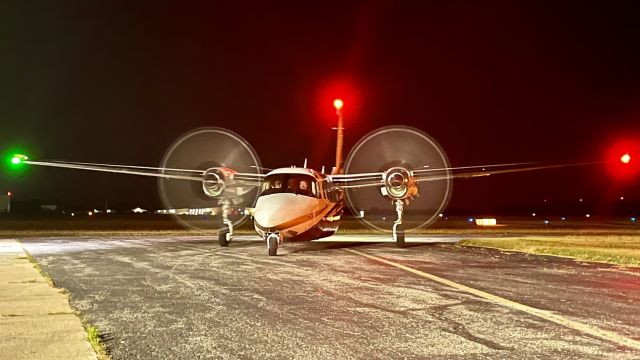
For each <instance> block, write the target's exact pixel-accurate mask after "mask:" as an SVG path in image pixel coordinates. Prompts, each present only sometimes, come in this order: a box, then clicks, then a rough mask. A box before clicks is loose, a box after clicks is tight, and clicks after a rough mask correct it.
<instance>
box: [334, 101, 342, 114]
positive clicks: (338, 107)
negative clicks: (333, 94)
mask: <svg viewBox="0 0 640 360" xmlns="http://www.w3.org/2000/svg"><path fill="white" fill-rule="evenodd" d="M343 106H344V102H343V101H342V100H341V99H335V100H333V107H334V108H336V111H340V110H342V107H343Z"/></svg>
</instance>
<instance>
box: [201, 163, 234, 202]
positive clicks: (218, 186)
mask: <svg viewBox="0 0 640 360" xmlns="http://www.w3.org/2000/svg"><path fill="white" fill-rule="evenodd" d="M232 177H233V170H231V169H227V168H220V167H215V168H210V169H207V170H206V171H205V172H204V174H203V175H202V190H203V191H204V193H205V194H206V195H207V196H210V197H218V196H220V195H222V192H223V191H224V189H225V188H226V185H227V183H228V182H229V180H230V179H231V178H232Z"/></svg>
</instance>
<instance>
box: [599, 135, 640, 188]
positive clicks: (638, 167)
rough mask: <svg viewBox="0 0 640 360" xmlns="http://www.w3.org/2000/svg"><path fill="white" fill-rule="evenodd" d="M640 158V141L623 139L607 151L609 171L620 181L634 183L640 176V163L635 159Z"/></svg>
mask: <svg viewBox="0 0 640 360" xmlns="http://www.w3.org/2000/svg"><path fill="white" fill-rule="evenodd" d="M638 156H640V141H638V140H636V139H633V138H632V139H623V140H619V141H618V142H616V143H614V144H613V145H612V146H611V147H610V148H609V149H608V151H607V155H606V159H607V169H608V172H609V174H610V175H612V176H613V177H614V178H616V179H618V180H625V181H633V180H637V179H638V176H640V162H638V161H635V160H634V158H636V157H638Z"/></svg>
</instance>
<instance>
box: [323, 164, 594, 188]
mask: <svg viewBox="0 0 640 360" xmlns="http://www.w3.org/2000/svg"><path fill="white" fill-rule="evenodd" d="M600 163H601V162H575V163H547V164H544V163H535V162H528V163H509V164H490V165H474V166H461V167H449V168H438V169H430V168H420V169H414V170H409V172H410V174H411V176H412V177H413V179H414V180H415V181H417V182H423V181H442V180H448V179H468V178H474V177H482V176H490V175H497V174H508V173H516V172H524V171H533V170H542V169H553V168H563V167H571V166H583V165H594V164H600ZM385 175H386V173H385V172H375V173H360V174H338V175H329V176H327V178H328V179H329V180H330V181H331V182H332V183H333V184H335V185H336V186H338V187H340V188H342V189H353V188H363V187H374V186H385Z"/></svg>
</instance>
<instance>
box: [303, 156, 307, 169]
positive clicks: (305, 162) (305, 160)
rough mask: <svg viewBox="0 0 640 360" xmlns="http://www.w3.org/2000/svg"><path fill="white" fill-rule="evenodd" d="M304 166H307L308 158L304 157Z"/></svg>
mask: <svg viewBox="0 0 640 360" xmlns="http://www.w3.org/2000/svg"><path fill="white" fill-rule="evenodd" d="M302 167H303V168H305V169H306V168H307V158H304V165H302Z"/></svg>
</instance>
